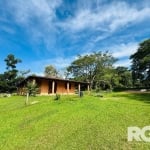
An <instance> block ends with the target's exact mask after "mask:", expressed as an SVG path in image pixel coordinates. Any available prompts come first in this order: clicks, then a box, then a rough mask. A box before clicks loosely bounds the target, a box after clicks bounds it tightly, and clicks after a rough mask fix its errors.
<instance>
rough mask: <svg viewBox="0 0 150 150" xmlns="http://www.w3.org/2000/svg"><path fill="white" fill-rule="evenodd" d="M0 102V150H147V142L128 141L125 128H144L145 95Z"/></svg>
mask: <svg viewBox="0 0 150 150" xmlns="http://www.w3.org/2000/svg"><path fill="white" fill-rule="evenodd" d="M24 101H25V97H21V96H13V97H10V98H0V150H6V149H8V150H32V149H36V150H39V149H40V150H45V149H46V150H47V149H48V150H49V149H52V150H53V149H54V150H55V149H56V150H57V149H58V150H71V149H78V150H98V149H104V150H105V149H106V150H107V149H108V150H110V149H115V150H117V149H119V150H120V149H124V150H127V149H129V150H132V149H139V150H142V149H143V150H148V149H150V143H146V142H136V141H133V142H128V141H127V127H128V126H138V127H141V128H142V127H144V126H148V125H150V94H131V93H130V94H129V93H105V94H104V97H95V96H92V95H91V96H90V95H85V96H84V97H83V98H79V97H78V96H61V99H60V100H59V101H54V100H53V97H48V96H45V97H44V96H41V97H40V96H39V97H31V98H30V102H31V101H39V103H37V104H34V105H30V106H25V105H24Z"/></svg>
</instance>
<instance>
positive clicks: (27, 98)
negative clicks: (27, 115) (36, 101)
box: [25, 93, 29, 105]
mask: <svg viewBox="0 0 150 150" xmlns="http://www.w3.org/2000/svg"><path fill="white" fill-rule="evenodd" d="M28 103H29V93H27V97H26V102H25V104H26V105H28Z"/></svg>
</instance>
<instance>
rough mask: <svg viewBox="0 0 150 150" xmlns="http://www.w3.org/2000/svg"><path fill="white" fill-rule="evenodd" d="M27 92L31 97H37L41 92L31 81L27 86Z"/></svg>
mask: <svg viewBox="0 0 150 150" xmlns="http://www.w3.org/2000/svg"><path fill="white" fill-rule="evenodd" d="M26 92H27V93H29V96H36V94H37V93H38V92H39V88H38V86H37V84H36V83H33V82H30V81H29V82H28V83H27V85H26Z"/></svg>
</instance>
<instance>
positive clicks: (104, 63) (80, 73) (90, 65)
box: [67, 52, 116, 87]
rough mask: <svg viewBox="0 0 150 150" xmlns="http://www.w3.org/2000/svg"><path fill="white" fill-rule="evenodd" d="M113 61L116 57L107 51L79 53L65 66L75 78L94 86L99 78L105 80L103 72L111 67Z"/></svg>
mask: <svg viewBox="0 0 150 150" xmlns="http://www.w3.org/2000/svg"><path fill="white" fill-rule="evenodd" d="M115 61H116V59H115V58H114V57H113V56H112V55H111V54H109V53H108V52H105V53H101V52H94V53H91V54H88V55H84V56H80V55H79V56H78V58H77V59H76V60H74V61H73V62H72V63H71V65H70V66H69V67H68V68H67V71H68V73H69V74H70V75H71V76H73V77H74V79H75V80H80V81H87V82H90V84H91V87H94V86H95V85H96V83H97V82H100V80H103V81H105V79H106V76H105V72H106V71H109V70H110V69H112V68H113V67H112V65H113V63H114V62H115ZM106 80H107V79H106Z"/></svg>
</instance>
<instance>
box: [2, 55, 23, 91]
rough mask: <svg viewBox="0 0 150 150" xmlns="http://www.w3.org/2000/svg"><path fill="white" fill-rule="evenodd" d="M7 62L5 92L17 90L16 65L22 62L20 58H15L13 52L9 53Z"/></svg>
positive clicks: (4, 75) (4, 76)
mask: <svg viewBox="0 0 150 150" xmlns="http://www.w3.org/2000/svg"><path fill="white" fill-rule="evenodd" d="M4 61H5V62H6V72H4V74H3V78H4V79H5V81H4V82H5V83H4V89H5V92H6V91H7V92H9V93H12V92H13V91H15V90H16V87H17V73H18V70H17V69H16V65H17V64H18V63H20V62H21V60H20V59H18V58H15V56H14V55H13V54H9V55H8V56H7V58H6V59H5V60H4Z"/></svg>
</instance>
